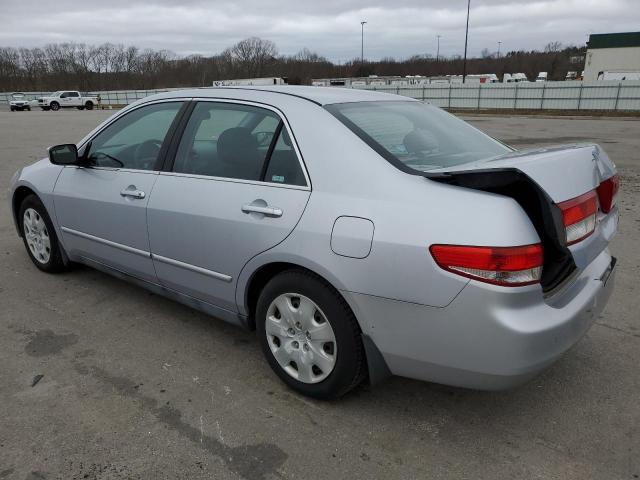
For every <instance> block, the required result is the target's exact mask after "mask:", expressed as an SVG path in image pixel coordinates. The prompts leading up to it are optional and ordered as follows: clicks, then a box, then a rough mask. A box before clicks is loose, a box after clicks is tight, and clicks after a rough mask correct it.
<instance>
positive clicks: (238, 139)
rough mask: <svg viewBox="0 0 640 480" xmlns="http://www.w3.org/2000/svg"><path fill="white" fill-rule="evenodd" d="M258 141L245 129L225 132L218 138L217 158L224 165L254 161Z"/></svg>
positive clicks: (231, 129)
mask: <svg viewBox="0 0 640 480" xmlns="http://www.w3.org/2000/svg"><path fill="white" fill-rule="evenodd" d="M257 153H258V140H256V138H255V137H254V136H253V135H251V131H250V130H249V129H248V128H245V127H234V128H229V129H228V130H225V131H224V132H222V133H221V134H220V136H219V137H218V157H219V158H220V160H222V161H223V162H224V163H230V164H238V163H247V162H251V161H255V158H256V154H257Z"/></svg>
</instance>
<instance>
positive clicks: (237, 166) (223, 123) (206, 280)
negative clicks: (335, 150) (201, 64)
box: [147, 101, 310, 311]
mask: <svg viewBox="0 0 640 480" xmlns="http://www.w3.org/2000/svg"><path fill="white" fill-rule="evenodd" d="M309 194H310V188H309V183H308V180H307V178H306V176H305V174H304V170H303V168H302V164H301V162H300V160H299V156H298V154H297V152H296V150H295V148H294V146H293V144H292V142H291V136H290V134H289V131H288V129H287V127H286V125H285V124H284V123H283V121H282V119H281V118H280V116H279V115H278V114H277V113H276V112H275V111H273V110H271V109H267V108H261V107H256V106H250V105H245V104H239V103H226V102H221V101H218V102H207V101H202V102H199V103H197V104H196V105H195V108H194V110H193V113H192V114H191V117H190V119H189V121H188V123H187V124H186V127H185V130H184V133H183V135H182V139H181V141H180V144H179V146H178V149H177V153H176V156H175V161H174V164H173V168H172V171H169V172H162V173H160V175H159V176H158V180H157V181H156V185H155V187H154V190H153V193H152V194H151V199H150V200H149V206H148V213H147V216H148V222H149V237H150V244H151V252H152V254H153V261H154V265H155V268H156V272H157V275H158V280H159V281H160V282H161V283H162V284H163V285H165V286H166V287H168V288H171V289H174V290H177V291H179V292H181V293H184V294H186V295H189V296H192V297H194V298H196V299H199V300H203V301H206V302H208V303H212V304H214V305H216V306H218V307H221V308H224V309H227V310H229V311H236V310H237V306H236V302H235V286H236V280H237V278H238V275H239V274H240V271H241V270H242V268H243V267H244V265H245V264H246V263H247V262H248V261H249V260H250V259H251V258H252V257H254V256H255V255H257V254H259V253H261V252H263V251H265V250H268V249H269V248H271V247H273V246H275V245H276V244H278V243H280V242H281V241H282V240H284V239H285V238H286V237H287V235H288V234H289V233H290V232H291V231H292V230H293V228H294V227H295V225H296V224H297V222H298V220H299V219H300V216H301V215H302V212H303V211H304V208H305V206H306V204H307V200H308V199H309Z"/></svg>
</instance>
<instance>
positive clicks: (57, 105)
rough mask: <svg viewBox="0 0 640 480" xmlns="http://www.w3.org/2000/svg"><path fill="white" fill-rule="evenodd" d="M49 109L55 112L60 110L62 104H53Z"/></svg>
mask: <svg viewBox="0 0 640 480" xmlns="http://www.w3.org/2000/svg"><path fill="white" fill-rule="evenodd" d="M49 108H51V110H53V111H54V112H55V111H57V110H60V104H59V103H58V102H51V104H50V105H49Z"/></svg>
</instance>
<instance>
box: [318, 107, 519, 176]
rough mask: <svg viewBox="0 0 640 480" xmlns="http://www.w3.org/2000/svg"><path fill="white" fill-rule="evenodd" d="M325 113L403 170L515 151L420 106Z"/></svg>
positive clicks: (340, 109) (446, 115)
mask: <svg viewBox="0 0 640 480" xmlns="http://www.w3.org/2000/svg"><path fill="white" fill-rule="evenodd" d="M326 109H327V110H329V112H331V113H332V114H333V115H334V116H336V117H337V118H338V119H339V120H340V121H341V122H342V123H344V124H345V125H346V126H347V127H349V129H351V130H352V131H353V132H354V133H355V134H356V135H358V136H359V137H360V138H361V139H362V140H364V141H365V142H367V143H368V144H369V146H371V147H372V148H373V149H374V150H376V151H377V152H378V153H379V154H380V155H382V156H383V157H385V158H386V159H387V160H389V161H390V162H391V163H393V164H394V165H396V166H397V167H399V168H401V169H402V170H405V171H406V170H408V169H413V170H417V171H420V172H425V171H428V170H434V169H437V168H443V167H453V166H455V165H462V164H465V163H470V162H476V161H478V160H485V159H488V158H493V157H496V156H499V155H504V154H505V153H508V152H510V151H512V150H511V149H510V148H509V147H507V146H505V145H503V144H502V143H500V142H498V141H497V140H494V139H493V138H491V137H489V136H488V135H485V134H484V133H482V132H481V131H480V130H478V129H476V128H474V127H472V126H471V125H469V124H468V123H466V122H463V121H462V120H460V119H458V118H456V117H454V116H453V115H451V114H449V113H447V112H445V111H444V110H441V109H439V108H437V107H434V106H432V105H428V104H424V103H422V102H410V101H397V102H395V101H391V102H389V101H384V102H357V103H339V104H334V105H328V106H327V107H326Z"/></svg>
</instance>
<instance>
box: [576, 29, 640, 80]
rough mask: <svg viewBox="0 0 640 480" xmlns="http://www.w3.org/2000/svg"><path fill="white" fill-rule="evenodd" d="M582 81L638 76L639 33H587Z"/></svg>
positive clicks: (639, 76) (639, 72)
mask: <svg viewBox="0 0 640 480" xmlns="http://www.w3.org/2000/svg"><path fill="white" fill-rule="evenodd" d="M583 77H584V80H607V79H610V80H632V79H633V80H637V79H640V32H623V33H596V34H592V35H590V36H589V41H588V42H587V55H586V58H585V67H584V73H583Z"/></svg>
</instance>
